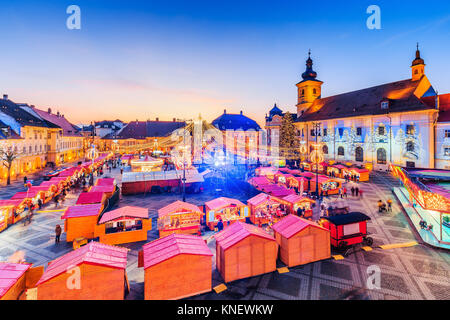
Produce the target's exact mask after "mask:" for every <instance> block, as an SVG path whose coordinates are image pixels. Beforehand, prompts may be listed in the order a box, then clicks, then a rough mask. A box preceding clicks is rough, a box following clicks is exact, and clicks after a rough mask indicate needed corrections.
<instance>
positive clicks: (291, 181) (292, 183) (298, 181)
mask: <svg viewBox="0 0 450 320" xmlns="http://www.w3.org/2000/svg"><path fill="white" fill-rule="evenodd" d="M287 180H288V184H287V185H288V187H289V188H296V189H297V190H308V180H307V179H306V178H305V177H295V176H292V177H289V178H288V179H287Z"/></svg>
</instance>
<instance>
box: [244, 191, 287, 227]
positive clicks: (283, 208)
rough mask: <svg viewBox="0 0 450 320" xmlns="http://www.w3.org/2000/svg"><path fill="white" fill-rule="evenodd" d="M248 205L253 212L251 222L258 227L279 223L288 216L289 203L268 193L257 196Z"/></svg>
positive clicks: (248, 201)
mask: <svg viewBox="0 0 450 320" xmlns="http://www.w3.org/2000/svg"><path fill="white" fill-rule="evenodd" d="M247 203H248V205H249V207H250V212H251V216H250V221H251V222H252V223H254V224H257V225H263V224H267V223H269V222H270V223H274V222H277V221H278V220H279V219H281V218H282V217H284V216H285V215H286V214H287V207H288V202H287V201H285V200H283V199H280V198H277V197H274V196H271V195H268V194H266V193H260V194H258V195H256V196H255V197H253V198H251V199H249V200H247Z"/></svg>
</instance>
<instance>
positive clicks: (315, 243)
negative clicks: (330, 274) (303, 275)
mask: <svg viewBox="0 0 450 320" xmlns="http://www.w3.org/2000/svg"><path fill="white" fill-rule="evenodd" d="M272 229H273V231H274V235H275V239H276V241H277V243H278V245H279V246H280V260H281V261H283V263H284V264H286V265H287V266H288V267H294V266H298V265H303V264H307V263H311V262H314V261H319V260H323V259H328V258H330V257H331V246H330V232H329V231H328V230H327V229H325V228H323V227H321V226H320V225H318V224H317V223H314V222H311V221H308V220H305V219H302V218H300V217H297V216H295V215H292V214H290V215H288V216H287V217H286V218H283V219H281V220H280V221H279V222H277V223H276V224H274V225H273V227H272Z"/></svg>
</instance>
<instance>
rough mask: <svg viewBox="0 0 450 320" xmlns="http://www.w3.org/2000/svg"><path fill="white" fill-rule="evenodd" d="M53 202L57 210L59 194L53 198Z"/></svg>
mask: <svg viewBox="0 0 450 320" xmlns="http://www.w3.org/2000/svg"><path fill="white" fill-rule="evenodd" d="M53 201H54V202H55V208H58V201H59V194H57V195H56V196H55V197H54V198H53Z"/></svg>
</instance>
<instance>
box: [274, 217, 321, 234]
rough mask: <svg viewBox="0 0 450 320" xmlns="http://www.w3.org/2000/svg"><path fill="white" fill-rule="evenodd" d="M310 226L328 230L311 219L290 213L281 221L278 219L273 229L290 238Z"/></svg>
mask: <svg viewBox="0 0 450 320" xmlns="http://www.w3.org/2000/svg"><path fill="white" fill-rule="evenodd" d="M308 227H314V228H319V229H322V230H327V229H325V228H323V227H321V226H320V225H318V224H317V223H315V222H312V221H309V220H306V219H302V218H300V217H297V216H295V215H292V214H290V215H288V216H287V217H285V218H283V219H281V220H280V221H278V222H277V223H275V224H274V225H273V226H272V229H273V230H274V231H276V232H278V233H279V234H281V235H282V236H283V237H285V238H286V239H289V238H291V237H292V236H294V235H296V234H297V233H299V232H300V231H303V230H304V229H305V228H308ZM327 231H328V230H327Z"/></svg>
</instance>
